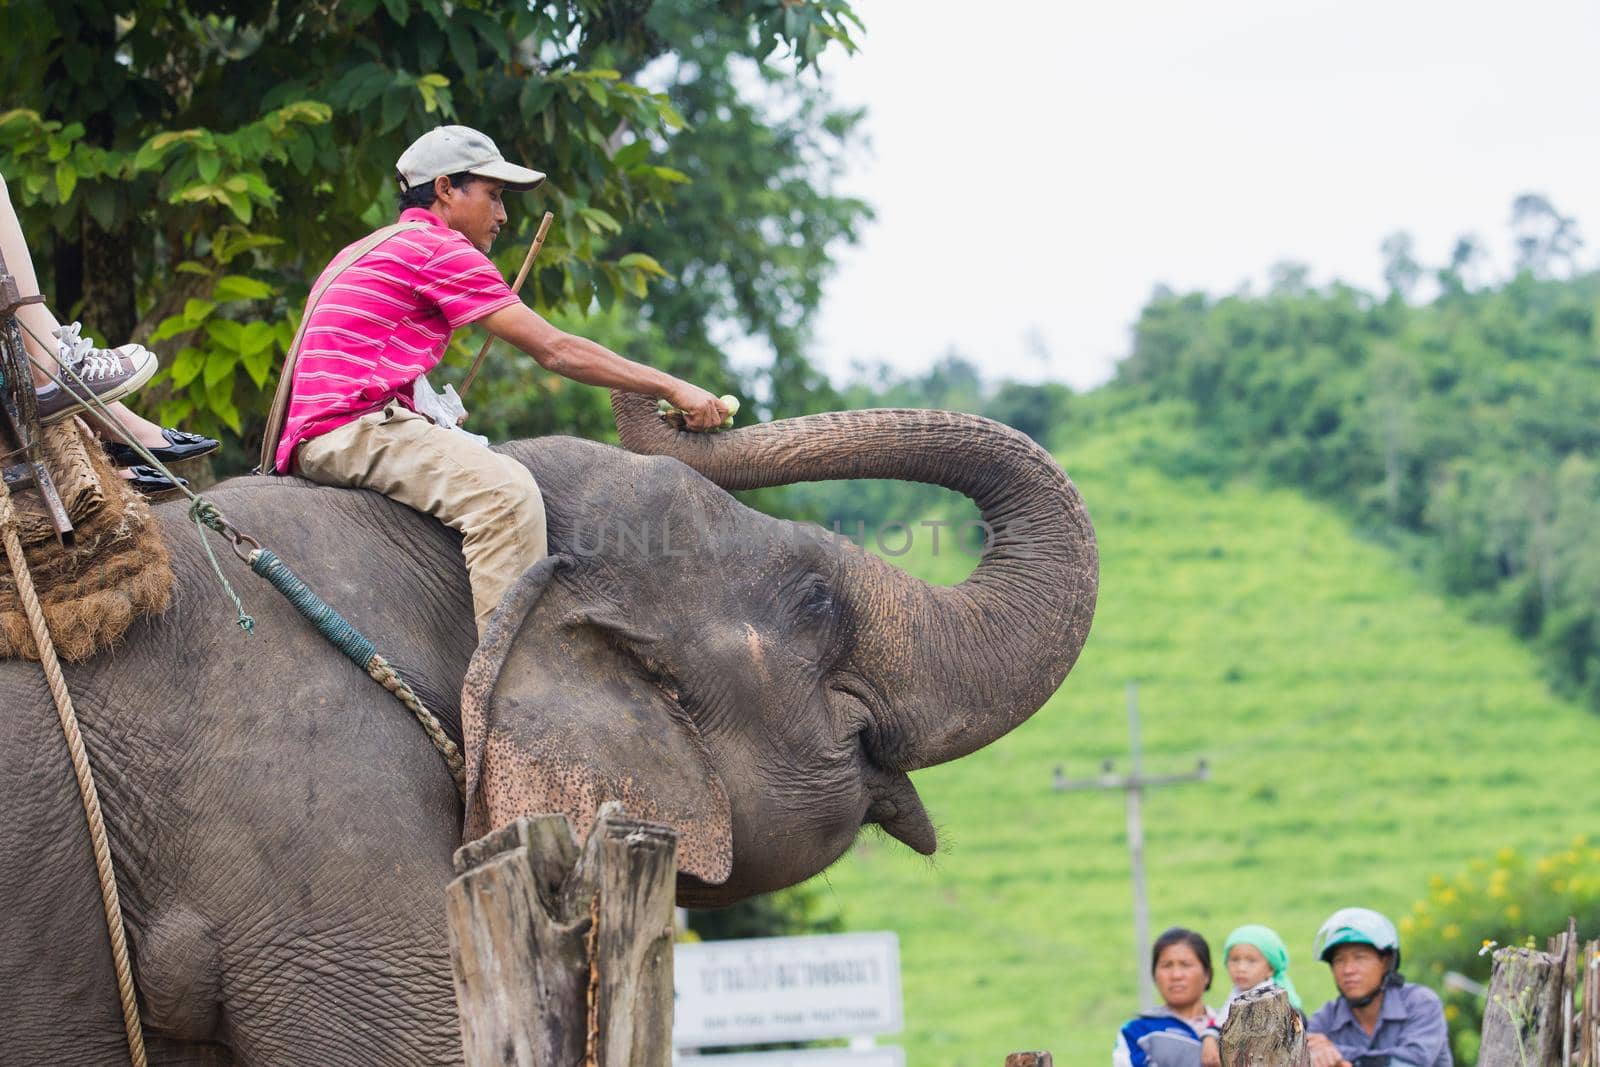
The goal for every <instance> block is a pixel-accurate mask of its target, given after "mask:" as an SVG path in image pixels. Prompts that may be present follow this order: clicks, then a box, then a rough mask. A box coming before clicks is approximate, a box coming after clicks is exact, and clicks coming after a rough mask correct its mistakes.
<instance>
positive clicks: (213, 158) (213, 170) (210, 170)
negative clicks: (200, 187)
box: [195, 152, 222, 182]
mask: <svg viewBox="0 0 1600 1067" xmlns="http://www.w3.org/2000/svg"><path fill="white" fill-rule="evenodd" d="M195 169H196V170H198V171H199V172H200V180H201V181H203V182H214V181H216V180H217V175H218V174H220V173H222V157H221V156H219V155H217V153H215V152H201V153H200V155H199V156H198V157H197V158H196V159H195Z"/></svg>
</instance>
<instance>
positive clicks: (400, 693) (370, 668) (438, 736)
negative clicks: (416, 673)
mask: <svg viewBox="0 0 1600 1067" xmlns="http://www.w3.org/2000/svg"><path fill="white" fill-rule="evenodd" d="M367 673H368V674H369V675H371V676H372V680H373V681H375V682H377V683H378V684H379V685H381V686H383V687H384V688H385V689H387V690H388V691H389V692H391V693H393V694H394V696H395V699H396V700H398V701H400V703H402V704H404V705H405V706H406V708H407V709H408V710H409V711H410V712H411V714H412V715H413V716H414V717H415V718H416V720H417V724H418V725H419V726H421V727H422V732H423V733H425V734H427V735H428V740H429V741H432V742H433V747H434V748H436V749H438V750H439V755H441V756H443V757H444V763H445V766H446V767H449V768H450V777H451V778H454V779H455V783H456V792H458V793H460V794H461V795H462V796H463V797H465V796H466V795H467V763H466V760H464V759H462V758H461V749H460V748H458V747H456V743H455V742H454V741H452V740H450V735H449V734H447V733H445V732H444V726H443V725H442V724H441V723H440V722H439V720H438V719H437V718H435V717H434V714H433V712H431V711H429V710H428V709H427V708H426V707H424V706H423V704H422V701H421V700H419V699H418V698H417V694H416V693H415V692H413V691H412V689H411V687H410V686H409V685H407V684H406V682H405V679H404V678H401V677H400V672H399V671H397V670H395V669H394V667H393V666H391V665H390V663H389V661H388V660H386V659H384V658H383V657H382V656H380V655H378V654H377V653H376V652H374V653H373V654H372V659H371V660H369V661H368V662H367Z"/></svg>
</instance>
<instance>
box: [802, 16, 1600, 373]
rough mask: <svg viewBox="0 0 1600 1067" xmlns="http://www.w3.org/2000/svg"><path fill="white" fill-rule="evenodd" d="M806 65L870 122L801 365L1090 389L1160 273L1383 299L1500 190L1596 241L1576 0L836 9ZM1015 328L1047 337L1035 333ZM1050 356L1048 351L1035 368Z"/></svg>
mask: <svg viewBox="0 0 1600 1067" xmlns="http://www.w3.org/2000/svg"><path fill="white" fill-rule="evenodd" d="M855 8H856V10H857V11H858V13H859V14H860V15H861V17H862V19H863V21H865V22H866V25H867V32H866V33H865V34H863V35H861V45H862V47H861V51H860V53H859V54H857V55H856V56H854V57H850V58H845V57H843V55H842V54H840V53H838V52H837V51H835V52H832V53H830V54H829V55H828V57H827V58H826V60H825V61H824V70H825V72H826V77H827V79H828V81H829V83H830V84H831V86H832V89H833V92H834V95H835V97H836V98H837V99H838V100H839V101H841V102H844V103H859V104H864V105H866V106H867V107H868V109H869V116H868V120H867V126H868V131H869V134H870V137H871V139H872V152H871V154H870V156H868V157H867V158H864V159H861V160H858V161H857V162H856V163H855V165H854V166H853V168H852V172H851V174H850V176H849V178H848V179H847V182H846V185H845V191H848V192H851V193H854V194H856V195H860V196H863V197H865V198H866V199H867V200H868V201H870V202H871V203H872V204H873V205H874V206H875V207H876V209H877V211H878V219H877V221H876V222H875V223H873V224H872V225H871V226H870V227H868V229H867V230H866V233H865V236H864V240H863V242H862V243H861V244H860V245H859V246H858V247H855V248H844V249H841V250H840V251H841V257H840V258H841V262H842V266H841V268H840V270H839V272H838V274H837V275H836V277H835V279H834V280H833V282H832V283H831V284H830V285H829V287H828V290H827V297H826V300H825V303H824V305H823V310H822V313H821V315H820V316H819V319H818V324H817V325H818V330H817V337H816V343H815V345H814V347H813V354H814V355H815V357H816V359H817V360H818V362H819V363H820V364H821V365H822V366H823V367H824V368H825V369H827V370H828V371H829V372H830V373H831V374H832V375H834V377H835V378H836V379H839V378H842V377H844V376H847V375H848V374H849V373H850V367H851V364H852V362H853V361H857V360H862V361H877V360H883V361H887V362H889V363H890V364H892V365H893V366H895V367H896V368H898V369H901V370H904V371H912V372H914V371H916V370H918V369H920V368H922V367H925V366H927V365H928V364H929V363H931V362H932V361H933V360H934V359H936V358H938V356H940V355H941V354H942V353H943V352H945V351H946V350H947V349H949V348H950V347H952V346H953V347H955V348H956V349H958V350H960V351H961V352H963V353H965V354H966V355H968V356H969V357H970V358H972V359H973V360H974V361H975V362H977V363H978V364H979V365H980V366H981V367H983V368H984V369H985V372H986V373H987V374H989V375H991V376H993V377H995V378H999V377H1019V378H1024V379H1027V380H1039V379H1044V378H1049V379H1056V380H1064V381H1067V382H1070V383H1071V384H1072V385H1074V386H1076V387H1088V386H1092V385H1095V384H1098V383H1100V382H1102V381H1104V380H1106V378H1107V377H1108V376H1109V375H1110V373H1111V368H1112V365H1113V363H1114V362H1115V361H1116V359H1118V358H1119V357H1120V356H1122V355H1123V354H1125V353H1126V351H1127V347H1128V339H1129V327H1130V325H1131V324H1132V322H1133V320H1134V318H1135V317H1136V315H1137V313H1138V310H1139V308H1140V306H1141V305H1142V304H1143V303H1144V301H1145V298H1146V297H1147V296H1148V295H1149V293H1150V290H1151V287H1152V286H1153V285H1154V284H1155V283H1157V282H1165V283H1167V284H1168V285H1171V286H1173V287H1175V288H1179V289H1190V288H1203V289H1206V290H1209V291H1211V292H1214V293H1215V292H1225V291H1230V290H1232V289H1234V288H1235V287H1237V286H1238V285H1239V283H1240V282H1241V281H1243V280H1245V279H1247V278H1249V279H1253V280H1254V281H1255V283H1256V284H1257V285H1258V286H1259V285H1260V284H1261V283H1262V280H1263V279H1264V278H1265V276H1266V270H1267V268H1268V267H1269V266H1270V265H1271V264H1273V263H1275V262H1278V261H1280V260H1285V259H1292V260H1298V261H1301V262H1304V263H1307V264H1309V265H1310V266H1311V267H1312V269H1313V275H1312V277H1313V280H1314V281H1317V282H1322V281H1326V280H1328V279H1330V278H1332V277H1339V278H1343V279H1345V280H1347V281H1350V282H1352V283H1354V284H1357V285H1361V286H1363V287H1366V288H1374V289H1376V288H1379V287H1380V285H1381V281H1380V272H1381V258H1380V256H1379V252H1378V246H1379V244H1380V242H1381V241H1382V239H1383V238H1384V236H1385V235H1387V234H1389V233H1391V232H1393V231H1395V230H1397V229H1406V230H1409V231H1411V233H1412V234H1413V235H1414V236H1415V238H1416V240H1417V246H1418V251H1419V253H1420V258H1421V259H1422V260H1423V261H1424V262H1425V263H1437V262H1439V261H1441V260H1443V259H1444V258H1445V257H1447V255H1448V252H1449V248H1450V246H1451V244H1452V243H1453V241H1454V239H1455V237H1456V236H1457V235H1459V234H1461V233H1463V232H1467V231H1473V232H1476V233H1478V234H1479V235H1480V236H1482V237H1483V238H1485V239H1487V240H1488V241H1489V242H1490V243H1491V246H1492V247H1493V248H1495V249H1496V250H1497V251H1498V252H1501V253H1502V255H1503V257H1504V258H1505V259H1509V254H1508V253H1505V252H1504V250H1505V248H1506V241H1505V236H1506V233H1507V227H1506V223H1507V220H1508V218H1509V215H1510V205H1511V200H1512V198H1513V197H1514V196H1516V195H1517V194H1518V193H1520V192H1524V191H1536V192H1542V193H1544V194H1545V195H1547V196H1549V197H1550V199H1551V200H1552V202H1553V203H1554V204H1555V206H1556V207H1557V208H1558V209H1560V210H1561V211H1562V212H1563V213H1564V214H1567V215H1571V216H1576V218H1577V220H1578V222H1579V225H1580V228H1581V230H1582V232H1583V233H1584V234H1585V236H1586V237H1587V238H1588V241H1589V244H1588V245H1586V246H1585V249H1584V251H1583V254H1582V255H1583V261H1584V262H1587V263H1594V262H1596V260H1597V258H1600V257H1597V256H1596V246H1597V245H1600V79H1597V66H1596V59H1597V57H1600V2H1597V0H1522V2H1519V3H1511V2H1509V0H1501V2H1498V3H1487V2H1481V0H1448V2H1446V0H1338V2H1332V0H1208V2H1205V3H1198V2H1195V0H1123V2H1121V3H1103V2H1096V3H1088V2H1069V3H1060V2H1054V3H1052V2H1047V0H1035V2H1025V0H986V2H983V3H977V4H974V3H970V2H967V3H958V2H955V0H915V2H911V0H898V2H896V0H856V3H855ZM1030 335H1033V336H1034V337H1035V338H1037V339H1038V340H1039V341H1042V344H1039V343H1037V342H1030V339H1029V338H1030ZM1042 353H1047V358H1046V357H1045V356H1044V355H1042Z"/></svg>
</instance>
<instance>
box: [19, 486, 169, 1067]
mask: <svg viewBox="0 0 1600 1067" xmlns="http://www.w3.org/2000/svg"><path fill="white" fill-rule="evenodd" d="M0 534H3V535H4V539H5V546H6V559H7V560H8V561H9V562H10V564H11V573H12V575H13V576H14V577H15V578H16V581H17V595H18V597H19V598H20V599H21V601H22V606H23V610H24V611H25V612H26V613H27V615H28V624H29V625H30V626H31V627H32V628H33V639H34V642H35V643H36V644H37V645H38V646H39V666H40V667H42V668H43V669H44V676H45V681H46V682H48V683H49V685H50V695H51V697H53V698H54V700H55V705H56V717H57V718H58V719H59V720H60V721H61V732H62V733H63V734H65V735H66V739H67V753H68V755H69V756H70V757H71V758H72V773H73V775H74V776H75V777H76V778H77V780H78V798H79V799H80V800H81V801H82V802H83V814H84V817H85V818H86V819H87V820H88V821H89V839H90V842H91V844H92V846H93V848H94V869H95V874H96V875H97V876H98V877H99V879H100V903H101V905H102V906H103V907H104V909H105V916H106V930H107V932H108V933H109V934H110V935H111V961H112V963H113V964H114V965H115V967H116V971H117V995H118V996H119V997H120V998H121V1000H122V1027H123V1029H124V1030H125V1031H126V1032H127V1035H128V1058H129V1059H130V1060H132V1061H133V1067H146V1064H147V1062H148V1061H147V1060H146V1059H145V1052H144V1030H143V1028H142V1027H141V1026H140V1024H139V1001H138V998H137V996H136V994H135V992H134V987H133V967H132V966H131V965H130V964H129V962H128V941H127V936H126V935H125V933H124V932H123V929H122V904H121V902H120V900H119V899H118V897H117V874H116V871H115V869H114V868H113V867H112V866H111V845H110V843H109V842H108V841H107V840H106V824H105V819H104V818H103V817H102V815H101V813H100V796H99V794H98V793H97V792H96V790H95V787H94V771H93V770H92V769H91V768H90V766H89V754H88V752H87V750H85V748H84V745H83V734H82V733H81V732H80V731H79V730H78V716H77V714H76V713H75V712H74V711H73V710H72V694H71V693H69V692H67V682H66V679H65V678H63V677H62V676H61V663H60V661H58V660H57V659H56V648H55V643H54V642H53V641H51V639H50V627H49V625H48V624H47V623H46V622H45V617H44V609H43V608H42V607H40V605H39V597H38V595H37V594H36V593H35V592H34V588H33V575H32V574H31V573H30V572H29V570H28V560H27V558H26V557H25V556H24V555H23V554H22V541H21V539H20V538H19V537H18V536H17V528H16V514H15V508H14V506H13V504H12V502H11V491H10V489H8V488H6V486H5V482H4V481H3V480H0Z"/></svg>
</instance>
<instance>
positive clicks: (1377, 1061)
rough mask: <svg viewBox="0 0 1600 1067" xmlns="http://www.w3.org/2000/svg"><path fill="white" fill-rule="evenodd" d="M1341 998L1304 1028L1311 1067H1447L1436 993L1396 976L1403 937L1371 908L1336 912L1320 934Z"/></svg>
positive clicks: (1320, 948) (1322, 954) (1445, 1032)
mask: <svg viewBox="0 0 1600 1067" xmlns="http://www.w3.org/2000/svg"><path fill="white" fill-rule="evenodd" d="M1316 953H1317V958H1318V959H1320V960H1322V962H1324V963H1326V964H1327V965H1328V969H1329V970H1331V971H1332V972H1333V984H1334V985H1335V986H1337V987H1338V990H1339V995H1338V997H1336V998H1334V999H1333V1000H1330V1001H1328V1003H1326V1004H1324V1005H1323V1006H1322V1007H1320V1008H1318V1009H1317V1010H1316V1013H1315V1014H1313V1015H1312V1016H1311V1018H1310V1020H1309V1021H1308V1022H1307V1023H1306V1052H1307V1054H1308V1055H1309V1057H1310V1060H1311V1067H1352V1065H1354V1067H1451V1064H1452V1063H1453V1062H1454V1060H1453V1058H1452V1057H1451V1055H1450V1029H1449V1026H1448V1024H1447V1023H1446V1022H1445V1018H1444V1005H1443V1004H1441V1003H1440V1001H1439V995H1438V994H1437V993H1435V992H1434V991H1433V990H1431V989H1428V988H1426V987H1425V986H1419V985H1409V984H1407V983H1406V980H1405V977H1404V976H1403V975H1401V973H1400V934H1399V932H1398V931H1397V930H1396V929H1395V928H1394V923H1392V922H1390V921H1389V919H1388V917H1387V916H1385V915H1383V914H1381V913H1379V912H1376V911H1373V910H1372V909H1370V908H1341V909H1339V910H1338V911H1336V912H1334V913H1333V914H1332V915H1330V916H1328V921H1327V922H1325V923H1323V924H1322V928H1321V929H1320V930H1318V931H1317V942H1316Z"/></svg>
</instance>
